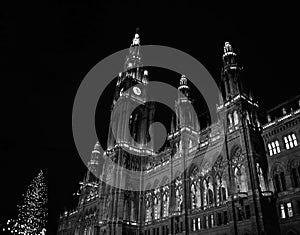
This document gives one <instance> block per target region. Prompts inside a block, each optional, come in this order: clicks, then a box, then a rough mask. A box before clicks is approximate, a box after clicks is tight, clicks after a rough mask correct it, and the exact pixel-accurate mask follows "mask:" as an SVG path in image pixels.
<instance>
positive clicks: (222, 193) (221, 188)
mask: <svg viewBox="0 0 300 235" xmlns="http://www.w3.org/2000/svg"><path fill="white" fill-rule="evenodd" d="M216 183H217V197H216V199H217V205H220V203H221V202H224V201H226V200H227V185H226V181H225V180H224V179H223V178H222V177H221V176H219V175H217V177H216Z"/></svg>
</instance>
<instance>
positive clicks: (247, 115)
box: [246, 110, 251, 124]
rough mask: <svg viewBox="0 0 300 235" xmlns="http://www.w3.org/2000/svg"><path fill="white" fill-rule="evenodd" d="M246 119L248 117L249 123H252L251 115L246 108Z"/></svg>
mask: <svg viewBox="0 0 300 235" xmlns="http://www.w3.org/2000/svg"><path fill="white" fill-rule="evenodd" d="M246 119H247V121H248V123H249V124H250V123H251V121H250V116H249V113H248V111H247V110H246Z"/></svg>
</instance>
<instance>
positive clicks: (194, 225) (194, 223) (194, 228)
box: [193, 219, 196, 231]
mask: <svg viewBox="0 0 300 235" xmlns="http://www.w3.org/2000/svg"><path fill="white" fill-rule="evenodd" d="M193 231H196V220H195V219H193Z"/></svg>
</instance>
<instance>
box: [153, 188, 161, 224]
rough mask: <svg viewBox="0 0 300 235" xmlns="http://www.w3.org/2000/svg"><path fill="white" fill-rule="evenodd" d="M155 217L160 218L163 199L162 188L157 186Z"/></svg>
mask: <svg viewBox="0 0 300 235" xmlns="http://www.w3.org/2000/svg"><path fill="white" fill-rule="evenodd" d="M153 206H154V219H159V218H160V208H161V200H160V189H159V188H157V189H155V190H154V205H153Z"/></svg>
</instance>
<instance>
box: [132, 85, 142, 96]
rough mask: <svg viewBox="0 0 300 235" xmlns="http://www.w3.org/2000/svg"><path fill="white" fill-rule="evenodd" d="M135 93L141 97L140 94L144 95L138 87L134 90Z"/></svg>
mask: <svg viewBox="0 0 300 235" xmlns="http://www.w3.org/2000/svg"><path fill="white" fill-rule="evenodd" d="M133 92H134V94H136V95H140V94H141V93H142V91H141V89H140V88H138V87H136V86H135V87H134V88H133Z"/></svg>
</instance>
